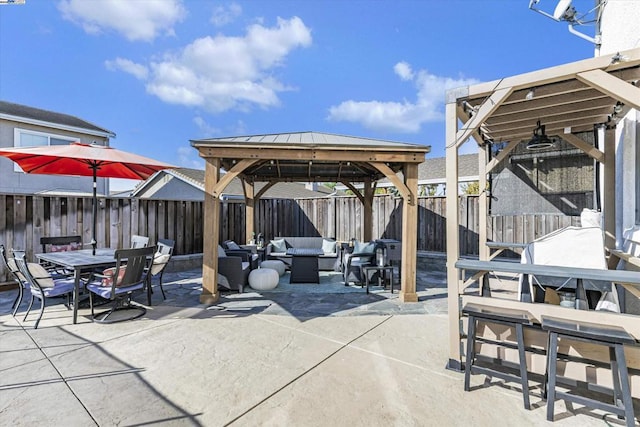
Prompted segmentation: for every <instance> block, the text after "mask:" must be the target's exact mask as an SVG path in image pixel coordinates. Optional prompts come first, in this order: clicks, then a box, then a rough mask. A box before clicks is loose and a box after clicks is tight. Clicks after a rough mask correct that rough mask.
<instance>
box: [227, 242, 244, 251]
mask: <svg viewBox="0 0 640 427" xmlns="http://www.w3.org/2000/svg"><path fill="white" fill-rule="evenodd" d="M227 249H229V250H231V251H237V250H242V248H241V247H240V246H238V244H237V243H236V242H234V241H233V240H229V241H228V242H227Z"/></svg>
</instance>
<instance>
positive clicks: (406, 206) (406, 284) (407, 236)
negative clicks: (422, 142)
mask: <svg viewBox="0 0 640 427" xmlns="http://www.w3.org/2000/svg"><path fill="white" fill-rule="evenodd" d="M404 184H405V185H406V187H407V189H408V190H409V194H408V195H406V196H405V197H404V198H403V202H402V283H401V289H400V297H399V298H400V301H401V302H417V301H418V294H417V293H416V274H417V272H416V264H417V251H418V234H417V233H416V230H417V229H418V163H405V165H404Z"/></svg>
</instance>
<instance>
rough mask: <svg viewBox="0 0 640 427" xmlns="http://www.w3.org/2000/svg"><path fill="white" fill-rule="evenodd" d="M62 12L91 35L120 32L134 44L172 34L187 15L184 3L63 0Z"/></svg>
mask: <svg viewBox="0 0 640 427" xmlns="http://www.w3.org/2000/svg"><path fill="white" fill-rule="evenodd" d="M58 9H59V10H60V11H61V12H62V16H63V17H64V19H67V20H69V21H71V22H74V23H76V24H78V25H80V26H81V27H82V28H83V29H84V30H85V31H86V32H87V33H89V34H99V33H101V32H103V31H116V32H118V33H120V34H121V35H123V36H124V37H126V38H127V39H128V40H131V41H137V40H142V41H151V40H153V39H154V38H156V37H157V36H158V35H159V34H162V33H165V34H170V35H172V34H173V25H174V24H175V23H177V22H180V21H182V20H183V19H184V17H185V15H186V10H185V8H184V6H183V5H182V0H136V1H130V0H100V1H99V2H96V1H86V0H62V1H60V2H59V3H58Z"/></svg>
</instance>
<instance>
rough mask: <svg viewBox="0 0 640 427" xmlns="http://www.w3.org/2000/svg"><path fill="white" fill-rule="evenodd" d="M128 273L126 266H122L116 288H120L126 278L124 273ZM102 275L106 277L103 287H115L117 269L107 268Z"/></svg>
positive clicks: (103, 280)
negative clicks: (114, 278)
mask: <svg viewBox="0 0 640 427" xmlns="http://www.w3.org/2000/svg"><path fill="white" fill-rule="evenodd" d="M125 271H126V266H125V265H121V266H120V271H118V278H117V279H116V288H118V287H120V285H121V282H122V278H123V277H124V272H125ZM102 274H103V275H104V276H105V277H103V278H102V286H105V287H110V286H112V285H113V276H115V274H116V268H115V267H110V268H107V269H106V270H104V271H103V272H102Z"/></svg>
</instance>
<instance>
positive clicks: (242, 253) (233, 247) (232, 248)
mask: <svg viewBox="0 0 640 427" xmlns="http://www.w3.org/2000/svg"><path fill="white" fill-rule="evenodd" d="M222 246H223V248H224V251H225V252H226V254H227V255H231V256H239V257H241V258H242V261H244V262H248V263H249V264H250V268H251V270H255V269H256V268H258V266H259V265H260V255H258V251H257V248H256V247H255V246H254V247H251V246H249V247H247V246H241V245H238V244H237V243H236V242H234V241H233V240H225V241H224V242H223V243H222Z"/></svg>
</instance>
